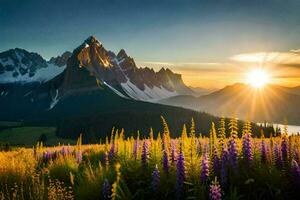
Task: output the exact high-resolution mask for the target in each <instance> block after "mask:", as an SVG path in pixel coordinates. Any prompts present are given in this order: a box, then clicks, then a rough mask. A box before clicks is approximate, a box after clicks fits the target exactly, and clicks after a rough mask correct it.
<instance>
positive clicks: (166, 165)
mask: <svg viewBox="0 0 300 200" xmlns="http://www.w3.org/2000/svg"><path fill="white" fill-rule="evenodd" d="M163 167H164V171H165V173H166V174H168V173H169V156H168V151H167V150H164V154H163Z"/></svg>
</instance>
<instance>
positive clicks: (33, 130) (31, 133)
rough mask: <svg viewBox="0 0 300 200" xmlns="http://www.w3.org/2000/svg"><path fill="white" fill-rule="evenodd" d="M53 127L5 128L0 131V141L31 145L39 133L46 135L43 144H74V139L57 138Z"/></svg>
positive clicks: (34, 143) (36, 140) (37, 139)
mask: <svg viewBox="0 0 300 200" xmlns="http://www.w3.org/2000/svg"><path fill="white" fill-rule="evenodd" d="M55 132H56V128H54V127H34V126H33V127H17V128H7V129H5V130H2V131H0V142H5V143H9V144H10V145H25V146H33V145H36V143H37V142H38V141H39V139H40V137H41V135H43V134H44V135H46V138H47V140H46V142H45V145H57V144H58V143H61V144H74V143H75V142H76V141H75V140H71V139H63V138H59V137H57V136H56V135H55Z"/></svg>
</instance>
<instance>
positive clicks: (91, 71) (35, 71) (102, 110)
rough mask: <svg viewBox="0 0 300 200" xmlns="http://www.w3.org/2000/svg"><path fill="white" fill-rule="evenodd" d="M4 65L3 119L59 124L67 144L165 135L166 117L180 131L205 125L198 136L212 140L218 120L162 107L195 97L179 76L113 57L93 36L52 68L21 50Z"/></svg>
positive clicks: (3, 57) (8, 54)
mask: <svg viewBox="0 0 300 200" xmlns="http://www.w3.org/2000/svg"><path fill="white" fill-rule="evenodd" d="M0 64H1V65H0V70H1V71H0V73H1V74H0V109H1V113H0V120H11V121H23V122H26V123H29V124H35V125H53V126H56V127H57V135H59V136H61V137H73V138H76V137H77V136H78V135H79V134H80V133H84V135H85V137H86V139H88V140H89V141H91V140H94V141H96V140H97V139H98V138H99V137H103V136H104V135H105V134H108V133H109V132H110V130H111V128H112V127H113V126H116V127H119V128H121V127H124V128H126V130H127V131H128V132H130V131H132V132H135V131H136V130H137V129H140V130H141V131H143V132H146V131H147V132H148V130H149V128H150V127H151V126H152V127H153V128H154V129H156V130H159V129H161V123H160V116H161V115H163V116H165V117H166V118H167V120H168V121H169V123H170V127H171V129H172V130H174V131H175V130H177V131H178V130H180V129H181V126H182V124H183V123H189V121H190V119H191V118H192V117H194V118H195V119H197V120H198V121H199V122H201V123H203V124H207V125H206V126H202V127H201V129H199V130H198V131H201V132H204V133H208V132H209V127H210V123H207V122H211V121H215V122H217V120H218V118H217V117H214V116H212V115H209V114H206V113H202V112H195V111H192V110H189V109H183V108H175V107H172V106H167V105H160V104H157V102H158V101H160V100H162V99H165V98H169V97H174V96H178V95H197V94H196V92H195V91H193V90H192V89H191V88H189V87H188V86H186V85H185V84H184V82H183V80H182V77H181V75H180V74H176V73H174V72H172V71H171V70H170V69H165V68H162V69H161V70H159V71H158V72H155V71H154V70H153V69H151V68H148V67H145V68H139V67H137V66H136V64H135V61H134V59H133V58H131V57H130V56H128V55H127V53H126V52H125V50H123V49H121V50H120V51H119V52H118V53H117V54H115V53H113V52H112V51H109V50H106V49H105V48H104V46H103V44H102V43H101V42H99V41H98V40H97V39H96V38H95V37H93V36H91V37H88V38H87V39H86V40H85V41H84V42H83V43H81V44H80V45H79V46H78V47H77V48H76V49H74V50H73V52H68V51H67V52H65V53H63V54H62V55H60V56H57V57H53V58H51V59H50V60H49V61H46V60H45V59H44V58H42V56H40V55H39V54H37V53H31V52H28V51H26V50H24V49H19V48H16V49H11V50H8V51H5V52H2V53H0ZM178 116H180V117H178ZM174 134H179V133H174Z"/></svg>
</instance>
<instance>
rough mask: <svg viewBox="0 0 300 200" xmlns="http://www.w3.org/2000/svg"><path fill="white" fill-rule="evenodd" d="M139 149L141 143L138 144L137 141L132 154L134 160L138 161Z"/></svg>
mask: <svg viewBox="0 0 300 200" xmlns="http://www.w3.org/2000/svg"><path fill="white" fill-rule="evenodd" d="M138 149H139V142H138V140H136V141H135V142H134V146H133V152H132V153H133V157H134V160H136V159H137V153H138Z"/></svg>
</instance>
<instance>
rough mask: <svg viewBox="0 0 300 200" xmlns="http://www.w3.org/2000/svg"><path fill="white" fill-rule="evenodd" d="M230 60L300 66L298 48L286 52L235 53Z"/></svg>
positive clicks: (299, 50)
mask: <svg viewBox="0 0 300 200" xmlns="http://www.w3.org/2000/svg"><path fill="white" fill-rule="evenodd" d="M230 59H231V60H233V61H237V62H246V63H259V64H272V65H277V66H282V67H296V68H299V67H300V49H298V50H297V49H296V50H290V51H287V52H255V53H245V54H237V55H234V56H232V57H230Z"/></svg>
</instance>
